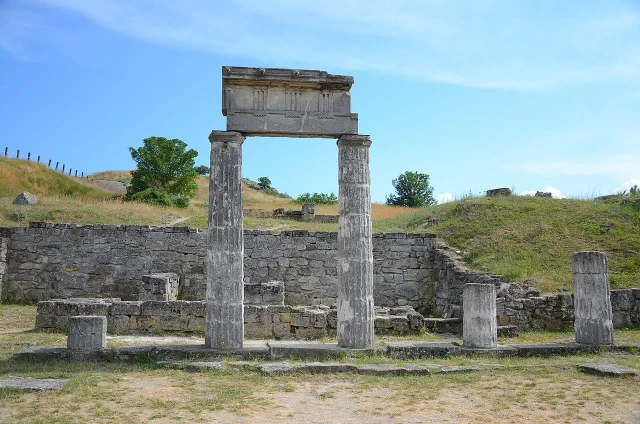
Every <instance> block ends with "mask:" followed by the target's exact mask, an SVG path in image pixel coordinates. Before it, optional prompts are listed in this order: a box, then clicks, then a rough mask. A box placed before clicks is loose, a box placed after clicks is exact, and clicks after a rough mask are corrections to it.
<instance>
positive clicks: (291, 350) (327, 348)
mask: <svg viewBox="0 0 640 424" xmlns="http://www.w3.org/2000/svg"><path fill="white" fill-rule="evenodd" d="M269 349H270V350H271V356H272V357H273V359H298V360H300V359H303V360H321V359H335V358H344V357H345V356H349V355H372V354H374V353H375V352H377V351H378V348H374V347H368V348H364V349H351V348H345V347H340V346H338V345H336V344H332V343H325V344H315V343H311V344H309V343H283V342H275V343H274V342H270V343H269Z"/></svg>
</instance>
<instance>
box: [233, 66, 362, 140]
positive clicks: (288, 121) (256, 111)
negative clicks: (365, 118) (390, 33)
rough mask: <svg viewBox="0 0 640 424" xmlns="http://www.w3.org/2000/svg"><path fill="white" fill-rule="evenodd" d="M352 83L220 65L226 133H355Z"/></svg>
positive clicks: (301, 73)
mask: <svg viewBox="0 0 640 424" xmlns="http://www.w3.org/2000/svg"><path fill="white" fill-rule="evenodd" d="M352 84H353V77H350V76H343V75H332V74H328V73H327V72H324V71H314V70H294V69H276V68H242V67H232V66H224V67H223V68H222V86H223V87H222V114H223V115H224V116H226V117H227V131H238V132H241V133H243V134H245V135H260V136H277V137H280V136H289V137H327V138H338V137H340V136H341V135H343V134H357V133H358V115H357V114H355V113H351V95H350V93H349V90H350V89H351V85H352Z"/></svg>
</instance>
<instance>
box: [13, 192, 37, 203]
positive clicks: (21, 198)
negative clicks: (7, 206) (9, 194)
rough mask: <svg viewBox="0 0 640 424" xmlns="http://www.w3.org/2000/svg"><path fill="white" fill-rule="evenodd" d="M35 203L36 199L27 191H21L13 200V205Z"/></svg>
mask: <svg viewBox="0 0 640 424" xmlns="http://www.w3.org/2000/svg"><path fill="white" fill-rule="evenodd" d="M36 203H38V199H37V198H36V196H34V195H33V194H31V193H29V192H28V191H23V192H22V193H20V194H18V197H16V198H15V199H14V200H13V204H14V205H35V204H36Z"/></svg>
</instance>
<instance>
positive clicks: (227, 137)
mask: <svg viewBox="0 0 640 424" xmlns="http://www.w3.org/2000/svg"><path fill="white" fill-rule="evenodd" d="M245 138H246V137H245V136H244V135H242V134H241V133H239V132H236V131H216V130H213V131H211V134H209V141H210V142H211V143H214V142H215V143H238V144H242V143H243V142H244V140H245Z"/></svg>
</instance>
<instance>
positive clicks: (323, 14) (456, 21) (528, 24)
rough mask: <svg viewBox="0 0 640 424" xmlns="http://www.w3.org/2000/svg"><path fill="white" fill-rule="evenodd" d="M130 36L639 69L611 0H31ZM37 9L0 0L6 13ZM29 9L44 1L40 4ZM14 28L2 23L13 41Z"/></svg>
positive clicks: (500, 83) (592, 69) (326, 62)
mask: <svg viewBox="0 0 640 424" xmlns="http://www.w3.org/2000/svg"><path fill="white" fill-rule="evenodd" d="M36 4H39V5H41V6H40V8H42V7H45V8H54V9H56V10H64V11H69V12H73V13H76V14H79V15H81V16H83V17H85V18H87V19H89V20H91V21H92V22H94V23H95V24H97V25H100V26H101V27H104V28H106V29H108V30H111V31H115V32H118V33H121V34H124V35H126V36H129V37H134V38H137V39H142V40H146V41H148V42H152V43H157V44H161V45H166V46H172V47H177V48H187V49H198V50H204V51H209V52H214V53H220V54H225V55H230V56H234V57H238V58H239V59H251V60H254V61H255V60H260V61H263V62H265V63H267V64H269V63H273V64H274V65H275V64H279V65H285V66H313V67H316V66H323V67H325V68H327V69H335V68H336V67H339V68H340V69H354V70H355V69H372V70H377V71H380V72H385V73H389V74H393V75H403V76H408V77H412V78H416V79H420V80H427V81H437V82H445V83H450V84H457V85H462V86H469V87H482V88H499V89H514V90H545V89H550V88H553V87H558V86H564V85H570V84H575V83H593V82H615V81H635V82H638V81H640V66H638V65H639V64H640V63H639V62H640V29H639V25H638V21H639V16H640V11H638V10H637V9H634V8H633V6H631V5H629V4H628V3H626V2H623V1H617V0H611V1H610V2H607V7H601V8H600V9H596V8H595V7H593V6H585V5H584V4H583V3H582V2H577V1H576V2H571V1H568V2H563V7H558V3H557V2H553V1H549V2H546V1H542V2H536V3H535V4H534V3H529V2H512V1H506V0H484V1H468V2H443V1H439V0H427V1H414V0H397V1H395V2H388V1H387V0H367V1H356V0H340V1H338V0H325V1H323V2H310V1H303V2H301V1H293V0H271V1H268V2H265V1H264V0H243V1H239V0H236V1H233V0H231V1H228V2H202V1H197V0H183V1H181V2H174V1H169V0H155V1H142V0H141V1H136V2H131V1H126V0H92V1H86V0H36ZM25 8H26V9H28V10H36V9H37V8H34V7H29V6H18V5H15V6H8V9H7V7H6V6H5V9H7V10H5V14H6V13H10V14H13V13H17V12H16V11H19V10H24V9H25ZM40 13H46V11H42V10H40ZM25 38H27V37H25V35H24V34H20V33H16V32H11V33H7V32H1V33H0V46H1V47H3V48H4V49H5V50H9V51H13V52H16V51H19V50H20V48H21V47H16V46H19V45H20V43H23V42H24V41H25Z"/></svg>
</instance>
